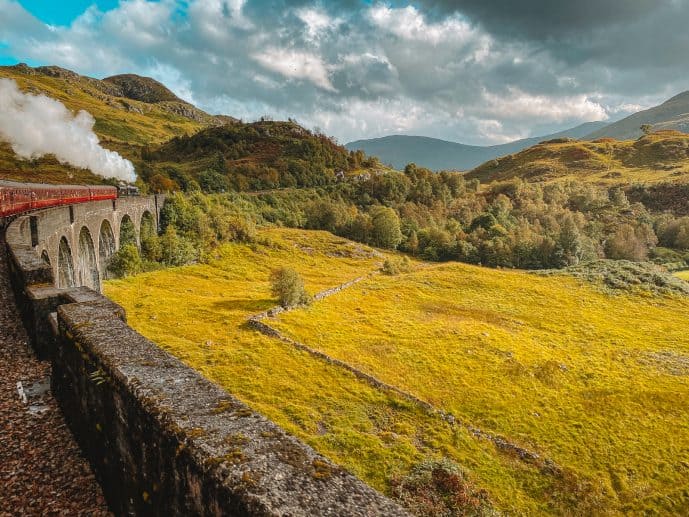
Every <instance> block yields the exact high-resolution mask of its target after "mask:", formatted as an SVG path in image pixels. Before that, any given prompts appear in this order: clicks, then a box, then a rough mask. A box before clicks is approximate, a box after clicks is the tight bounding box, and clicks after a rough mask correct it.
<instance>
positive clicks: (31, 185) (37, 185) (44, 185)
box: [0, 180, 115, 188]
mask: <svg viewBox="0 0 689 517" xmlns="http://www.w3.org/2000/svg"><path fill="white" fill-rule="evenodd" d="M0 187H10V188H74V187H88V188H93V187H108V188H115V187H113V186H112V185H55V184H52V183H22V182H20V181H9V180H0Z"/></svg>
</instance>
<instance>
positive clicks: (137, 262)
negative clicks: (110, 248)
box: [108, 243, 143, 278]
mask: <svg viewBox="0 0 689 517" xmlns="http://www.w3.org/2000/svg"><path fill="white" fill-rule="evenodd" d="M142 270H143V263H142V261H141V256H140V255H139V250H138V248H137V247H136V244H132V243H128V244H125V245H124V246H122V247H121V248H120V249H119V250H117V251H116V252H115V253H114V254H113V256H112V257H111V258H110V262H109V264H108V271H109V272H110V274H111V275H112V276H114V277H116V278H124V277H127V276H130V275H136V274H137V273H140V272H141V271H142Z"/></svg>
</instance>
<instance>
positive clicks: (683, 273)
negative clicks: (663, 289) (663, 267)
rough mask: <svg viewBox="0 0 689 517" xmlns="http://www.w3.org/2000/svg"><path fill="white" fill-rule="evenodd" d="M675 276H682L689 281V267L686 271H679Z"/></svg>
mask: <svg viewBox="0 0 689 517" xmlns="http://www.w3.org/2000/svg"><path fill="white" fill-rule="evenodd" d="M675 276H676V277H678V278H681V279H682V280H686V281H688V282H689V269H687V270H685V271H677V272H676V273H675Z"/></svg>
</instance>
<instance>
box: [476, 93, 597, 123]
mask: <svg viewBox="0 0 689 517" xmlns="http://www.w3.org/2000/svg"><path fill="white" fill-rule="evenodd" d="M483 98H484V101H485V109H484V110H483V112H484V113H486V114H490V115H492V116H495V117H501V118H502V119H527V118H532V119H537V120H540V121H549V122H565V121H568V120H581V121H595V120H605V119H607V118H608V114H607V112H606V110H605V108H604V107H603V106H601V105H600V104H599V103H598V102H595V101H593V100H592V99H591V98H590V97H589V96H587V95H573V96H562V97H557V96H545V95H531V94H528V93H525V92H522V91H520V90H518V89H516V88H510V89H509V90H508V94H507V95H506V96H505V95H499V94H495V93H491V92H487V91H486V92H484V93H483Z"/></svg>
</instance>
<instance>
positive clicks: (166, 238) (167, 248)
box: [160, 226, 198, 266]
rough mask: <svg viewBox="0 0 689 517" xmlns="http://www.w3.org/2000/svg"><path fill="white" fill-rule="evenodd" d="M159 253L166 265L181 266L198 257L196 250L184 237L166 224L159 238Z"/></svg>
mask: <svg viewBox="0 0 689 517" xmlns="http://www.w3.org/2000/svg"><path fill="white" fill-rule="evenodd" d="M160 248H161V249H160V255H161V259H162V261H163V262H164V263H165V264H167V265H168V266H183V265H184V264H189V263H190V262H193V261H194V260H196V259H197V258H198V250H197V249H196V248H195V247H194V245H193V244H192V243H191V242H190V241H189V240H187V239H185V238H184V237H181V236H179V235H178V234H177V230H175V227H174V226H168V227H167V228H166V229H165V233H163V235H162V237H161V238H160Z"/></svg>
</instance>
